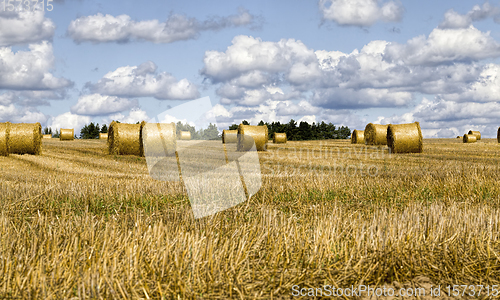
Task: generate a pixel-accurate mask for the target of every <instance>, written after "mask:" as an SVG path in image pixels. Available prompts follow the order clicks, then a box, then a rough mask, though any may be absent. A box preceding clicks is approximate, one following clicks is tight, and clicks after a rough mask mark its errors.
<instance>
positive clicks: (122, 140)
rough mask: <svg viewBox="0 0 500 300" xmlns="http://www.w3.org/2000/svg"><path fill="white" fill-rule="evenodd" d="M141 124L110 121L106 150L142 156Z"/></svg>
mask: <svg viewBox="0 0 500 300" xmlns="http://www.w3.org/2000/svg"><path fill="white" fill-rule="evenodd" d="M144 124H145V122H142V123H141V124H127V123H117V122H114V121H113V122H111V124H109V129H108V152H109V154H112V155H113V154H114V155H137V156H143V155H144V149H143V147H142V133H141V132H142V130H141V129H142V127H143V126H144Z"/></svg>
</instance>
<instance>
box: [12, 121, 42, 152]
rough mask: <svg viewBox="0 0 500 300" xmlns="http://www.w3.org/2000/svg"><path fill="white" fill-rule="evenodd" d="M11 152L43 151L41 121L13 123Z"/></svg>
mask: <svg viewBox="0 0 500 300" xmlns="http://www.w3.org/2000/svg"><path fill="white" fill-rule="evenodd" d="M9 153H12V154H34V155H40V154H41V153H42V125H40V123H12V124H10V132H9Z"/></svg>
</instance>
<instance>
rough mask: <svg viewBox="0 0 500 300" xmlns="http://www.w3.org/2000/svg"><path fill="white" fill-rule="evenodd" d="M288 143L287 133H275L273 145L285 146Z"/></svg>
mask: <svg viewBox="0 0 500 300" xmlns="http://www.w3.org/2000/svg"><path fill="white" fill-rule="evenodd" d="M286 142H287V138H286V132H281V133H280V132H275V133H274V134H273V143H275V144H284V143H286Z"/></svg>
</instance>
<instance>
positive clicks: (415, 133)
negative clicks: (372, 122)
mask: <svg viewBox="0 0 500 300" xmlns="http://www.w3.org/2000/svg"><path fill="white" fill-rule="evenodd" d="M387 145H388V146H389V148H391V153H422V151H423V149H424V147H423V139H422V130H420V124H419V123H418V122H415V123H408V124H398V125H394V124H390V125H389V126H387Z"/></svg>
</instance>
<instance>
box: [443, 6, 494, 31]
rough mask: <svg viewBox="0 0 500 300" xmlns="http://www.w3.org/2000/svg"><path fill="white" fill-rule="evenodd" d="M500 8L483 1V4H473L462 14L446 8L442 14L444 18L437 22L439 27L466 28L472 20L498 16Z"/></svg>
mask: <svg viewBox="0 0 500 300" xmlns="http://www.w3.org/2000/svg"><path fill="white" fill-rule="evenodd" d="M499 15H500V9H499V8H498V7H495V6H492V5H491V4H489V3H488V2H485V3H484V4H483V6H479V5H475V6H474V7H473V8H472V9H471V10H470V11H468V12H467V13H466V14H464V15H462V14H459V13H458V12H456V11H455V10H454V9H450V10H448V11H447V12H446V13H445V14H444V20H443V21H442V22H441V24H439V28H441V29H447V28H467V27H469V26H470V25H471V24H472V22H474V21H480V20H484V19H487V18H489V17H498V16H499Z"/></svg>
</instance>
